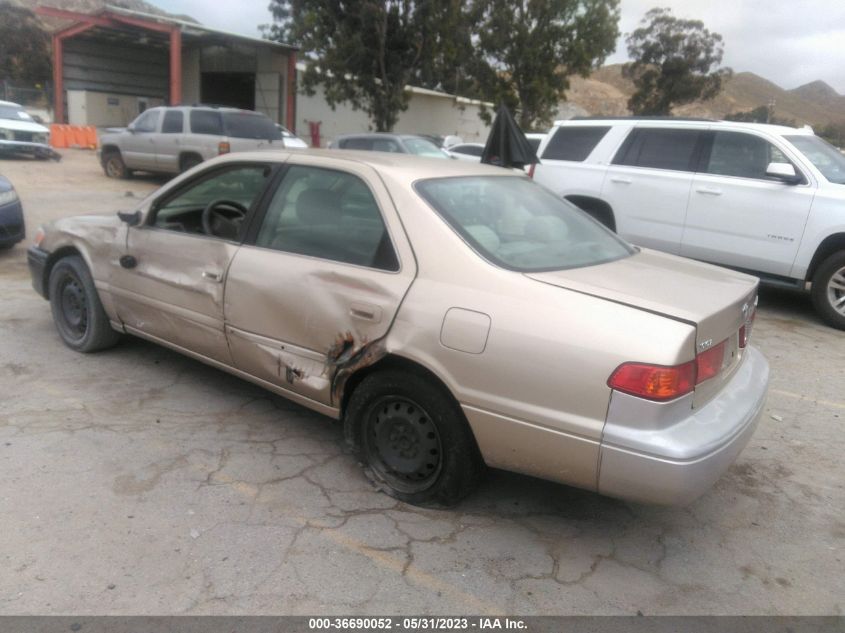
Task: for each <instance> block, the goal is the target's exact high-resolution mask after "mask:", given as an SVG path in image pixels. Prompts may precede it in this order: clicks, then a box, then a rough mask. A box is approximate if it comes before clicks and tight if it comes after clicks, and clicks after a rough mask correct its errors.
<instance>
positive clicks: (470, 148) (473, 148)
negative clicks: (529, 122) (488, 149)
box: [449, 139, 537, 156]
mask: <svg viewBox="0 0 845 633" xmlns="http://www.w3.org/2000/svg"><path fill="white" fill-rule="evenodd" d="M528 142H529V143H530V142H531V139H528ZM534 149H535V151H536V149H537V148H536V147H535V148H534ZM449 151H450V152H455V153H456V154H466V155H467V156H481V153H482V152H483V151H484V148H483V147H479V146H478V145H458V146H457V147H451V148H449Z"/></svg>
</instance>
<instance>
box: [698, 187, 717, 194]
mask: <svg viewBox="0 0 845 633" xmlns="http://www.w3.org/2000/svg"><path fill="white" fill-rule="evenodd" d="M695 190H696V191H697V192H698V193H703V194H707V195H708V196H721V195H722V190H721V189H715V188H713V187H696V188H695Z"/></svg>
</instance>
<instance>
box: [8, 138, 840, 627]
mask: <svg viewBox="0 0 845 633" xmlns="http://www.w3.org/2000/svg"><path fill="white" fill-rule="evenodd" d="M64 154H65V158H64V160H63V161H62V162H61V163H43V162H37V161H28V160H8V159H6V160H0V173H3V174H5V175H6V176H7V177H9V178H10V179H11V180H12V181H13V182H14V183H15V185H16V187H17V188H18V190H19V192H20V194H21V198H22V200H23V203H24V208H25V213H26V215H27V225H28V231H29V234H30V236H32V235H33V234H34V232H35V228H36V227H37V225H38V224H39V223H41V222H44V221H47V220H50V219H53V218H56V217H62V216H67V215H75V214H79V213H112V212H114V211H115V210H118V209H129V208H131V207H132V206H133V205H134V203H135V202H136V201H137V200H138V199H140V198H141V197H143V196H144V195H146V194H147V193H148V192H150V191H152V190H153V189H154V188H155V187H157V186H158V185H159V184H161V182H162V181H161V180H157V179H153V178H147V179H144V178H136V179H133V180H129V181H113V180H109V179H107V178H105V177H104V176H103V174H102V172H101V171H100V169H99V166H98V165H97V163H96V160H95V158H94V155H93V154H92V153H90V152H83V151H72V150H70V151H66V152H65V153H64ZM25 246H26V245H25V244H21V245H18V246H17V247H15V248H14V249H12V250H11V251H6V252H2V253H0V296H2V300H0V341H2V342H0V509H2V511H0V534H2V535H3V538H2V539H0V568H2V570H3V571H2V573H0V614H35V613H38V614H185V613H191V614H307V613H311V614H313V613H326V614H328V613H337V614H350V613H360V614H375V613H383V614H388V613H389V614H399V613H402V614H431V613H435V614H447V615H453V614H459V613H477V614H480V613H484V614H497V613H498V614H502V613H511V614H523V615H530V614H535V615H550V614H636V613H637V612H642V613H644V614H647V615H651V614H829V615H843V613H844V612H845V565H843V556H844V555H845V552H843V548H845V510H843V508H845V490H843V486H845V461H843V459H842V455H843V452H845V440H843V437H845V434H843V433H842V423H843V419H845V395H843V389H842V386H843V384H845V333H843V332H839V331H836V330H833V329H830V328H828V327H826V326H824V325H823V324H821V322H820V321H819V319H818V318H817V317H816V316H815V315H814V313H813V312H812V309H811V306H810V302H809V298H808V297H807V296H806V295H803V294H799V293H794V292H785V291H775V290H764V291H763V292H762V294H761V305H760V312H759V316H758V319H757V323H756V325H755V331H754V342H755V344H756V345H757V346H758V347H759V348H760V349H761V350H762V351H763V352H764V353H765V355H766V356H767V357H768V359H769V362H770V363H771V366H772V384H771V392H770V396H769V400H768V405H767V407H766V411H765V415H764V417H763V419H762V422H761V424H760V427H759V429H758V431H757V433H756V435H755V436H754V437H753V438H752V441H751V443H750V445H749V446H748V447H747V448H746V450H745V451H744V452H743V454H742V455H741V456H740V459H739V461H738V462H737V463H736V464H735V465H734V466H733V467H732V468H731V469H730V471H729V472H728V473H727V474H726V475H725V476H724V477H723V478H722V479H721V480H720V481H719V482H718V483H717V484H716V486H715V487H714V488H713V490H712V491H711V492H709V493H708V494H707V495H705V496H704V497H703V498H701V499H700V500H698V501H697V502H696V503H694V504H693V505H691V506H689V507H686V508H655V507H648V506H641V505H635V504H629V503H624V502H621V501H616V500H612V499H607V498H603V497H600V496H598V495H595V494H591V493H588V492H583V491H580V490H575V489H571V488H567V487H565V486H559V485H555V484H551V483H547V482H543V481H539V480H536V479H532V478H528V477H522V476H518V475H513V474H509V473H504V472H492V473H491V474H490V476H489V477H488V479H487V480H486V482H485V483H484V485H483V486H482V488H481V489H480V490H479V492H478V493H477V494H475V495H473V496H472V497H470V498H469V499H467V500H466V501H465V502H463V503H462V504H461V505H459V506H458V507H456V508H453V509H449V510H435V509H420V508H415V507H411V506H407V505H405V504H402V503H399V502H397V501H395V500H393V499H391V498H390V497H387V496H385V495H383V494H381V493H379V492H378V491H376V490H375V489H374V488H373V487H372V485H371V484H370V483H369V482H368V480H367V479H366V477H365V476H364V475H363V474H362V472H361V470H360V468H359V466H358V465H357V464H356V463H355V461H354V459H353V458H352V457H350V456H349V455H347V454H346V453H344V451H343V450H342V441H341V432H340V429H339V427H338V426H337V425H336V424H335V423H333V422H332V421H330V420H328V419H326V418H323V417H321V416H319V415H317V414H314V413H312V412H310V411H307V410H305V409H303V408H301V407H299V406H296V405H294V404H291V403H289V402H287V401H285V400H283V399H280V398H277V397H275V396H272V395H270V394H268V393H267V392H264V391H262V390H261V389H259V388H257V387H255V386H253V385H251V384H248V383H246V382H243V381H241V380H238V379H236V378H233V377H231V376H229V375H227V374H224V373H222V372H219V371H217V370H214V369H211V368H209V367H206V366H204V365H202V364H200V363H198V362H195V361H192V360H189V359H187V358H184V357H181V356H179V355H177V354H175V353H173V352H170V351H168V350H165V349H163V348H160V347H157V346H155V345H153V344H150V343H146V342H143V341H140V340H131V339H130V340H127V341H125V342H124V343H122V344H121V345H119V346H118V347H116V348H114V349H113V350H110V351H108V352H104V353H101V354H96V355H80V354H76V353H74V352H72V351H70V350H69V349H67V348H66V347H64V346H63V345H62V344H61V342H60V341H59V338H58V336H57V334H56V332H55V330H54V327H53V324H52V321H51V318H50V311H49V306H48V305H47V303H46V302H45V301H43V300H42V299H41V298H40V297H38V296H37V295H36V294H35V292H34V291H32V289H31V287H30V282H29V274H28V271H27V268H26V263H25Z"/></svg>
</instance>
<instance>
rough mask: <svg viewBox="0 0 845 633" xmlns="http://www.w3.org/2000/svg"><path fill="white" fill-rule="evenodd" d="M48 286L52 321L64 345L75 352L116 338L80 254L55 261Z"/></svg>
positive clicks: (105, 344)
mask: <svg viewBox="0 0 845 633" xmlns="http://www.w3.org/2000/svg"><path fill="white" fill-rule="evenodd" d="M48 289H49V297H50V308H51V310H52V312H53V321H54V322H55V324H56V329H57V330H58V331H59V336H60V337H61V338H62V341H64V343H65V345H67V346H68V347H70V348H71V349H74V350H76V351H77V352H96V351H99V350H101V349H106V348H107V347H111V346H112V345H114V344H115V343H117V341H118V340H120V333H118V332H116V331H115V330H114V329H112V327H111V325H110V324H109V318H108V316H107V315H106V312H105V310H104V309H103V304H102V303H100V297H99V295H98V294H97V289H96V287H95V286H94V280H93V279H92V278H91V273H89V272H88V267H87V266H86V265H85V261H84V260H83V259H82V258H81V257H79V256H77V255H72V256H69V257H64V258H62V259H60V260H59V261H58V262H56V264H55V266H53V268H52V270H51V271H50V279H49V285H48Z"/></svg>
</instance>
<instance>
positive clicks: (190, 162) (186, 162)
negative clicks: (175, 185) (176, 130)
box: [179, 154, 202, 173]
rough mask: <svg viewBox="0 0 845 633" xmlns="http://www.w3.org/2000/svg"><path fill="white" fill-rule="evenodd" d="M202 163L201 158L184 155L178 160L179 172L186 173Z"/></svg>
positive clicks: (193, 155) (194, 155)
mask: <svg viewBox="0 0 845 633" xmlns="http://www.w3.org/2000/svg"><path fill="white" fill-rule="evenodd" d="M201 162H202V157H201V156H197V155H196V154H186V155H185V156H183V157H182V158H181V159H180V160H179V172H180V173H182V172H186V171H188V170H189V169H193V168H194V167H196V166H197V165H199V164H200V163H201Z"/></svg>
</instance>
